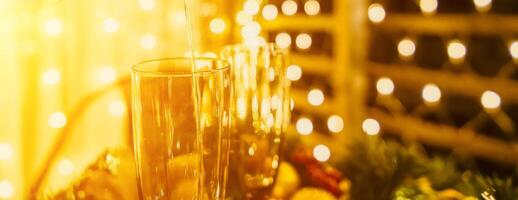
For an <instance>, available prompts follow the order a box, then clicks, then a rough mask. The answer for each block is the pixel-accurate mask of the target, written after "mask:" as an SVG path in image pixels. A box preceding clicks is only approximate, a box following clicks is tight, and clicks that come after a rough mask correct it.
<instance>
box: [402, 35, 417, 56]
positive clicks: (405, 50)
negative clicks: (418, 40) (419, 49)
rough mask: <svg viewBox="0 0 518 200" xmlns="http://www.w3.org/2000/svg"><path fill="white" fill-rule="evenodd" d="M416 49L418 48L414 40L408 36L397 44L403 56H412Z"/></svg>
mask: <svg viewBox="0 0 518 200" xmlns="http://www.w3.org/2000/svg"><path fill="white" fill-rule="evenodd" d="M415 49H416V46H415V43H414V41H412V40H410V39H408V38H405V39H403V40H401V41H400V42H399V44H398V45H397V50H398V52H399V55H401V56H403V57H410V56H412V55H414V53H415Z"/></svg>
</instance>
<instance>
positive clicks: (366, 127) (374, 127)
mask: <svg viewBox="0 0 518 200" xmlns="http://www.w3.org/2000/svg"><path fill="white" fill-rule="evenodd" d="M362 129H363V132H365V133H366V134H367V135H378V134H379V132H380V129H381V128H380V124H379V123H378V121H376V120H375V119H371V118H369V119H366V120H364V121H363V124H362Z"/></svg>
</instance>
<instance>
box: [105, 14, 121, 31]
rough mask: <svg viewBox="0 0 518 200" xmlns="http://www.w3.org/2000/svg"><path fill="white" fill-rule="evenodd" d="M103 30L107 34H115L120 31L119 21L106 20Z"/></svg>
mask: <svg viewBox="0 0 518 200" xmlns="http://www.w3.org/2000/svg"><path fill="white" fill-rule="evenodd" d="M103 29H104V32H106V33H115V32H117V30H119V21H117V20H116V19H114V18H106V19H105V20H104V21H103Z"/></svg>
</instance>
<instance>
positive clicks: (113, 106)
mask: <svg viewBox="0 0 518 200" xmlns="http://www.w3.org/2000/svg"><path fill="white" fill-rule="evenodd" d="M108 111H109V112H110V114H111V115H113V116H115V117H120V116H122V115H124V113H125V112H126V105H125V104H124V102H122V101H119V100H116V101H112V102H110V105H109V106H108Z"/></svg>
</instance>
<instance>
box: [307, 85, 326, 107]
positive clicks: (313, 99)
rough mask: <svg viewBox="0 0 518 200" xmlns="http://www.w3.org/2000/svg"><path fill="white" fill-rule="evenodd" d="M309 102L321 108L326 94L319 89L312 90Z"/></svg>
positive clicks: (309, 94)
mask: <svg viewBox="0 0 518 200" xmlns="http://www.w3.org/2000/svg"><path fill="white" fill-rule="evenodd" d="M308 102H309V104H311V105H313V106H319V105H322V103H324V93H323V92H322V90H319V89H312V90H311V91H309V93H308Z"/></svg>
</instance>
